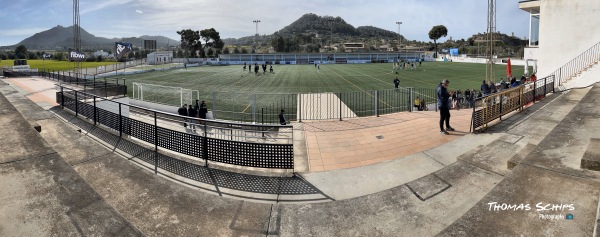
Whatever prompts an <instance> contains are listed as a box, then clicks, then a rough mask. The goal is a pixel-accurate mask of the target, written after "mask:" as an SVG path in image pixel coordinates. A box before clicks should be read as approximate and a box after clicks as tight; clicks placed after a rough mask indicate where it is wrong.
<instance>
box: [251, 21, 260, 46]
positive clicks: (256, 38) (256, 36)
mask: <svg viewBox="0 0 600 237" xmlns="http://www.w3.org/2000/svg"><path fill="white" fill-rule="evenodd" d="M252 22H254V24H256V34H255V35H254V50H255V51H254V52H255V53H256V45H257V44H258V23H260V20H253V21H252Z"/></svg>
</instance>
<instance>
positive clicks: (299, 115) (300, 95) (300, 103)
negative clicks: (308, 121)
mask: <svg viewBox="0 0 600 237" xmlns="http://www.w3.org/2000/svg"><path fill="white" fill-rule="evenodd" d="M298 106H299V108H298V122H300V123H301V122H302V94H298Z"/></svg>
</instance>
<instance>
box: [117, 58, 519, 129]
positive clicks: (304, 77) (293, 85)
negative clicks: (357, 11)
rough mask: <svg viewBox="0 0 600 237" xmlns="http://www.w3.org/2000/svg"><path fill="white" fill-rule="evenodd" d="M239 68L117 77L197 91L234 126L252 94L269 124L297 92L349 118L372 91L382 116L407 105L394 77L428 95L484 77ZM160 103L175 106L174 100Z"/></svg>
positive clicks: (388, 68)
mask: <svg viewBox="0 0 600 237" xmlns="http://www.w3.org/2000/svg"><path fill="white" fill-rule="evenodd" d="M242 68H243V65H231V66H201V67H188V68H187V69H173V70H169V71H162V72H161V71H154V72H147V73H141V74H135V75H119V76H118V77H119V78H125V79H126V82H127V84H128V90H129V92H128V94H129V96H131V95H132V83H133V82H140V83H148V84H157V85H164V86H172V87H182V88H186V89H191V90H198V91H199V94H200V99H201V100H206V101H207V103H208V107H209V109H212V108H214V110H215V111H219V113H218V117H219V118H225V119H233V120H240V121H252V117H251V113H252V109H253V108H252V107H251V105H252V101H253V100H254V95H255V94H256V101H257V102H256V104H257V105H256V108H255V109H256V110H259V111H257V113H266V112H261V111H264V110H268V111H269V112H268V114H267V116H268V117H269V121H271V120H272V119H273V116H275V117H276V114H277V112H276V111H278V109H279V108H283V107H285V108H286V110H287V111H292V112H290V113H291V114H292V115H291V116H292V117H293V116H295V112H296V111H295V110H296V104H297V101H296V100H297V96H295V95H293V94H297V93H326V92H333V93H339V92H341V93H342V94H343V95H341V100H342V101H344V103H345V104H347V106H348V107H350V108H351V109H352V110H353V111H354V113H356V114H357V115H358V116H368V115H372V114H373V113H374V112H373V108H372V107H373V106H369V105H371V104H374V92H373V91H374V90H380V92H379V93H380V94H379V97H378V102H379V103H378V108H379V109H380V110H381V112H383V113H391V112H397V111H404V110H406V109H407V108H406V106H407V105H408V106H410V103H408V104H407V101H408V97H406V96H403V95H402V94H403V93H396V94H398V95H395V94H393V93H391V91H392V90H393V82H392V81H393V80H394V78H396V77H398V78H399V79H400V87H403V88H408V87H412V88H415V89H414V90H415V91H433V90H434V89H436V88H437V85H438V83H439V82H440V81H441V80H443V79H448V80H450V90H461V91H464V90H465V89H476V90H479V87H480V85H481V81H482V80H483V79H485V76H486V71H485V65H484V64H476V63H457V62H425V63H423V64H422V66H418V67H417V68H416V69H415V70H411V69H403V70H397V71H398V74H396V73H395V71H393V68H392V64H391V63H380V64H322V65H320V69H317V68H315V66H314V65H273V69H274V73H273V74H271V73H269V69H268V68H267V72H266V73H265V74H263V73H262V68H261V69H260V70H259V73H258V74H257V75H255V73H254V71H252V72H249V71H248V69H246V70H243V69H242ZM494 69H495V70H494V71H495V77H496V78H498V80H499V78H501V77H502V78H506V66H505V65H496V66H495V68H494ZM523 70H524V67H523V66H513V67H512V72H513V75H522V74H523ZM382 90H385V91H382ZM429 94H431V92H429ZM423 96H426V97H428V98H430V99H431V100H434V97H435V96H434V94H433V95H423ZM194 97H195V96H194ZM338 97H339V96H338ZM213 99H215V101H214V103H216V105H215V106H214V107H213V105H212V103H213ZM163 102H164V103H168V104H176V105H178V104H179V100H176V101H163ZM184 102H188V101H184ZM369 107H371V108H369ZM261 116H263V117H264V115H261ZM254 119H255V120H258V121H259V122H260V121H261V120H260V119H258V118H254Z"/></svg>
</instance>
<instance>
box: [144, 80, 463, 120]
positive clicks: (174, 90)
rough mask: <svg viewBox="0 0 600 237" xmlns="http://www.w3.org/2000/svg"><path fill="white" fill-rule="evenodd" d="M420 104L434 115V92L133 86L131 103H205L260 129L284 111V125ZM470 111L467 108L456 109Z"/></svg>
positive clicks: (394, 110) (214, 110) (221, 114)
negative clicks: (204, 90)
mask: <svg viewBox="0 0 600 237" xmlns="http://www.w3.org/2000/svg"><path fill="white" fill-rule="evenodd" d="M416 97H419V99H420V100H424V103H425V106H424V107H425V108H427V109H428V110H433V111H436V110H437V94H436V89H430V88H398V89H385V90H371V91H354V92H322V93H260V94H258V93H243V92H237V91H223V92H210V93H202V92H199V91H197V90H189V89H183V88H179V87H168V86H160V85H152V84H144V83H134V84H133V92H132V98H133V99H136V100H141V101H146V102H151V103H158V104H163V105H169V106H174V107H175V106H176V107H180V106H181V105H182V104H188V105H189V104H192V105H194V104H195V101H196V100H199V101H205V102H206V104H207V108H208V110H209V111H210V112H211V113H212V116H213V118H215V119H222V120H230V121H239V122H251V123H259V124H277V123H279V116H278V115H279V113H280V112H281V110H284V111H285V117H286V120H288V121H299V122H301V121H303V120H331V119H338V120H343V119H348V118H356V117H367V116H379V115H384V114H391V113H398V112H411V111H415V110H418V109H419V108H418V107H416V106H415V105H414V100H415V99H416ZM461 104H462V107H463V108H470V105H471V103H466V101H465V103H461Z"/></svg>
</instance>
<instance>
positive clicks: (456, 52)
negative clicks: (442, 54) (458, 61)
mask: <svg viewBox="0 0 600 237" xmlns="http://www.w3.org/2000/svg"><path fill="white" fill-rule="evenodd" d="M450 55H458V48H451V49H450Z"/></svg>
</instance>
